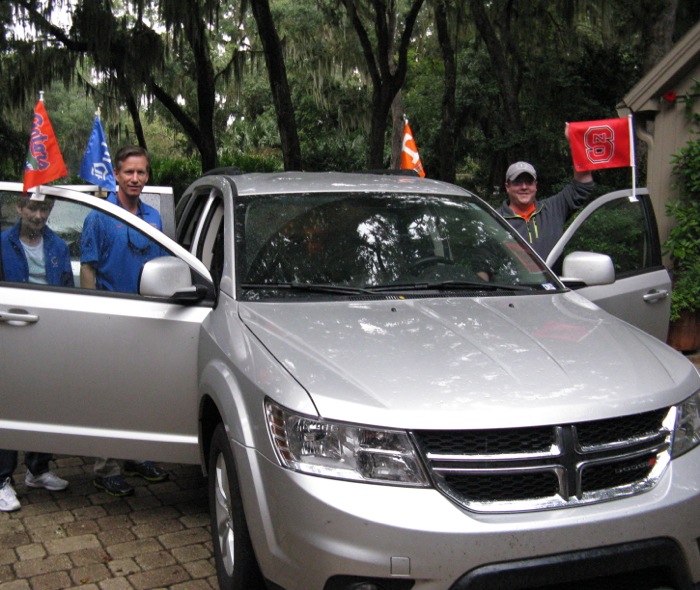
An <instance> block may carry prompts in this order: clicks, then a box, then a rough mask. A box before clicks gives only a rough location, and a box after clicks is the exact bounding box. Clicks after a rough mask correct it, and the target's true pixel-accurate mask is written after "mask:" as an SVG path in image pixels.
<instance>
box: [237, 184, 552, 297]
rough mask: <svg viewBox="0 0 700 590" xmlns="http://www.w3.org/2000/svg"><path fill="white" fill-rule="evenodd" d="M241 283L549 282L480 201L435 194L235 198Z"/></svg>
mask: <svg viewBox="0 0 700 590" xmlns="http://www.w3.org/2000/svg"><path fill="white" fill-rule="evenodd" d="M235 219H236V236H235V243H236V250H237V256H238V258H237V284H239V285H243V286H244V287H243V288H244V289H245V288H246V287H245V285H257V287H256V290H257V292H259V287H260V285H276V284H289V283H292V284H298V283H310V284H315V285H318V284H320V285H327V286H348V287H353V288H385V287H392V286H396V285H402V284H414V283H417V282H427V283H435V282H447V281H453V282H469V283H472V282H473V283H475V284H477V285H478V284H479V282H481V283H492V284H494V283H499V284H506V285H536V286H543V285H547V287H543V288H548V287H551V288H554V287H552V285H551V277H550V276H549V275H548V273H547V271H546V269H545V268H544V266H543V265H542V264H541V263H539V262H538V261H537V260H536V259H535V258H534V257H533V255H532V254H531V253H530V252H529V250H527V249H526V248H525V247H523V245H522V244H521V243H520V241H519V240H517V238H515V237H514V235H513V234H512V233H511V232H510V230H509V229H508V226H506V225H505V224H502V223H500V222H499V221H497V219H496V218H495V217H494V216H493V215H492V214H491V213H490V212H489V211H488V210H487V209H486V208H484V207H483V206H481V205H480V204H478V203H477V202H476V200H471V199H460V198H456V197H445V198H442V197H440V196H437V195H431V196H429V197H426V196H422V195H406V194H399V195H390V194H357V195H353V194H333V193H331V194H328V195H323V194H318V193H317V194H301V195H275V196H266V197H263V198H255V197H252V198H248V197H238V198H237V205H236V213H235Z"/></svg>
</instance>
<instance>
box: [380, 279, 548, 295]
mask: <svg viewBox="0 0 700 590" xmlns="http://www.w3.org/2000/svg"><path fill="white" fill-rule="evenodd" d="M369 289H370V290H371V291H374V292H375V293H376V292H386V291H408V290H415V291H431V290H438V291H442V290H455V291H456V290H461V289H466V290H470V291H534V290H535V287H533V286H531V285H506V284H503V283H485V282H481V281H439V282H431V283H405V284H396V285H386V286H384V287H369Z"/></svg>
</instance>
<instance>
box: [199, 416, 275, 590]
mask: <svg viewBox="0 0 700 590" xmlns="http://www.w3.org/2000/svg"><path fill="white" fill-rule="evenodd" d="M207 485H208V488H209V514H210V519H211V537H212V541H213V545H214V559H215V562H216V575H217V578H218V580H219V587H220V588H221V589H222V590H264V588H265V584H264V582H263V577H262V574H261V572H260V568H259V567H258V562H257V560H256V559H255V553H254V552H253V546H252V544H251V541H250V535H249V533H248V525H247V523H246V518H245V514H244V513H243V502H242V500H241V492H240V487H239V485H238V476H237V474H236V462H235V460H234V458H233V451H232V450H231V445H230V443H229V441H228V437H227V436H226V429H225V428H224V425H223V424H219V425H218V426H217V427H216V429H215V430H214V434H213V436H212V438H211V447H210V451H209V480H208V484H207Z"/></svg>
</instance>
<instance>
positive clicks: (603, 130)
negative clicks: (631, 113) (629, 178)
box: [569, 117, 634, 172]
mask: <svg viewBox="0 0 700 590" xmlns="http://www.w3.org/2000/svg"><path fill="white" fill-rule="evenodd" d="M631 138H632V119H631V118H626V117H621V118H619V119H602V120H600V121H582V122H579V123H569V145H570V146H571V157H572V159H573V161H574V169H575V170H576V171H578V172H582V171H584V170H599V169H601V168H622V167H624V166H633V165H634V159H633V150H632V140H631Z"/></svg>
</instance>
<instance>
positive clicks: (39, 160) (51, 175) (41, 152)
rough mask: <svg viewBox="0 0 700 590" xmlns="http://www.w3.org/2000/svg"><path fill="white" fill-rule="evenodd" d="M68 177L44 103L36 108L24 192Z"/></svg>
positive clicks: (25, 168)
mask: <svg viewBox="0 0 700 590" xmlns="http://www.w3.org/2000/svg"><path fill="white" fill-rule="evenodd" d="M63 176H68V170H67V169H66V165H65V163H64V162H63V156H62V155H61V150H60V149H59V148H58V142H57V141H56V135H55V134H54V132H53V127H52V125H51V121H49V116H48V115H47V114H46V109H45V108H44V103H43V101H41V100H39V102H38V103H36V106H35V107H34V119H33V121H32V133H31V136H30V137H29V150H28V151H27V162H26V163H25V165H24V192H27V191H28V190H29V189H30V188H33V187H35V186H38V185H40V184H46V183H48V182H51V181H52V180H56V179H57V178H62V177H63Z"/></svg>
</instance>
